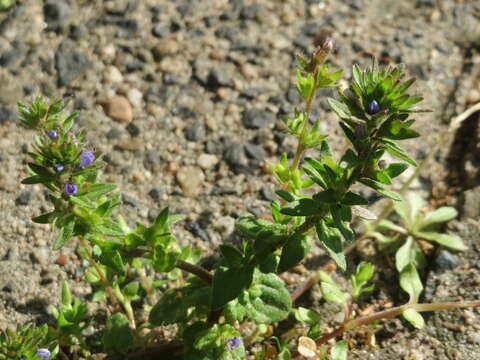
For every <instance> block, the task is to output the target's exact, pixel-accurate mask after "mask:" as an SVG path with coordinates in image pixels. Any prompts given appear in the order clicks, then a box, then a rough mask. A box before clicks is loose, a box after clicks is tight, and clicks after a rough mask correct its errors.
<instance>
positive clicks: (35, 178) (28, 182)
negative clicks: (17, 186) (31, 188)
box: [21, 175, 52, 185]
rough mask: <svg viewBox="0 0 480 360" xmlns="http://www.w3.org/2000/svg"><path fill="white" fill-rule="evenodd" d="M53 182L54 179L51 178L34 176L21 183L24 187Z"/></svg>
mask: <svg viewBox="0 0 480 360" xmlns="http://www.w3.org/2000/svg"><path fill="white" fill-rule="evenodd" d="M51 181H52V177H50V176H40V175H34V176H30V177H28V178H26V179H23V180H22V182H21V183H22V184H24V185H32V184H45V183H49V182H51Z"/></svg>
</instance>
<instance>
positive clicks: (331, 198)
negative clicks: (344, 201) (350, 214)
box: [313, 189, 338, 204]
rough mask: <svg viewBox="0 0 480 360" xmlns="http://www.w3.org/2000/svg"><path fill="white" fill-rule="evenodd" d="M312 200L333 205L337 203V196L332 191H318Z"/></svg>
mask: <svg viewBox="0 0 480 360" xmlns="http://www.w3.org/2000/svg"><path fill="white" fill-rule="evenodd" d="M313 199H314V200H315V201H319V202H322V203H327V204H335V203H337V202H338V199H337V194H336V192H335V190H333V189H327V190H324V191H320V192H319V193H316V194H315V195H313Z"/></svg>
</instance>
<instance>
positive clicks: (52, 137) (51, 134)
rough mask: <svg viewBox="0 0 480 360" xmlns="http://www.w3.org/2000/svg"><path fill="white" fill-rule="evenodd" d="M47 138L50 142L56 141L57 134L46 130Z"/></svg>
mask: <svg viewBox="0 0 480 360" xmlns="http://www.w3.org/2000/svg"><path fill="white" fill-rule="evenodd" d="M47 136H48V137H49V138H50V139H52V140H57V139H58V134H57V132H56V131H55V130H48V131H47Z"/></svg>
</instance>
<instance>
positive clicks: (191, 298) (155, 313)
mask: <svg viewBox="0 0 480 360" xmlns="http://www.w3.org/2000/svg"><path fill="white" fill-rule="evenodd" d="M211 300H212V289H211V287H210V285H206V284H205V283H203V282H200V281H199V280H198V281H197V280H192V283H191V284H189V285H187V286H184V287H182V288H179V289H169V290H167V291H165V292H164V293H163V295H162V297H161V298H160V300H159V301H158V302H157V303H156V304H155V305H154V306H153V308H152V310H151V311H150V315H149V320H148V321H149V322H150V323H151V324H152V325H155V326H160V325H169V324H178V323H180V324H182V323H185V322H186V321H188V319H189V318H190V317H191V315H192V314H194V315H197V316H201V315H202V314H203V315H207V314H208V313H209V311H210V308H211ZM192 309H193V312H192Z"/></svg>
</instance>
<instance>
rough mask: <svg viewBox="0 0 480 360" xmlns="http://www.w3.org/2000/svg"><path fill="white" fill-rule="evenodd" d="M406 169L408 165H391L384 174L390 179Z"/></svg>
mask: <svg viewBox="0 0 480 360" xmlns="http://www.w3.org/2000/svg"><path fill="white" fill-rule="evenodd" d="M407 169H408V165H407V164H405V163H391V164H390V165H388V167H387V168H386V169H385V172H386V173H387V174H388V176H390V177H391V178H392V179H393V178H395V177H397V176H399V175H400V174H402V173H403V172H404V171H405V170H407Z"/></svg>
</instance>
